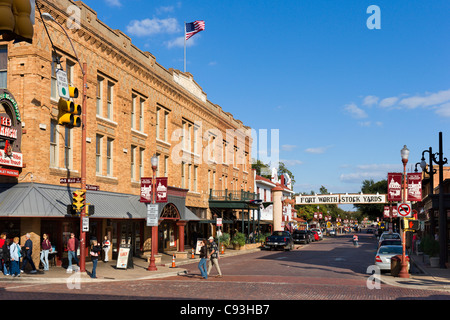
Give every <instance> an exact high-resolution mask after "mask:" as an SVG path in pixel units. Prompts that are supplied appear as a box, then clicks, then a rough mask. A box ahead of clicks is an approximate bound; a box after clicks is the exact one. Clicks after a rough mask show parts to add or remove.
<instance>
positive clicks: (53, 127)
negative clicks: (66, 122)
mask: <svg viewBox="0 0 450 320" xmlns="http://www.w3.org/2000/svg"><path fill="white" fill-rule="evenodd" d="M50 167H54V168H56V167H58V122H57V121H56V120H53V119H52V120H51V121H50Z"/></svg>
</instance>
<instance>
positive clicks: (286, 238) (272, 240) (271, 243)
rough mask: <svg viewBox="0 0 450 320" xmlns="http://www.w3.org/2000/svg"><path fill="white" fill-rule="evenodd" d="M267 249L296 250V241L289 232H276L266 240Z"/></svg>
mask: <svg viewBox="0 0 450 320" xmlns="http://www.w3.org/2000/svg"><path fill="white" fill-rule="evenodd" d="M265 247H266V248H268V249H270V250H272V249H279V248H281V249H285V250H288V251H289V250H292V249H294V240H293V239H292V236H291V234H290V232H289V231H274V232H273V233H272V235H270V236H268V237H267V238H266V243H265Z"/></svg>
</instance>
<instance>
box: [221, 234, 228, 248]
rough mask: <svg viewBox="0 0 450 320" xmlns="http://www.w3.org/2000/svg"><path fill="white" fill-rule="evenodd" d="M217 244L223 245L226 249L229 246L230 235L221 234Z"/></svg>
mask: <svg viewBox="0 0 450 320" xmlns="http://www.w3.org/2000/svg"><path fill="white" fill-rule="evenodd" d="M219 242H220V243H223V245H224V246H225V247H228V246H229V245H230V234H229V233H222V235H221V236H220V237H219Z"/></svg>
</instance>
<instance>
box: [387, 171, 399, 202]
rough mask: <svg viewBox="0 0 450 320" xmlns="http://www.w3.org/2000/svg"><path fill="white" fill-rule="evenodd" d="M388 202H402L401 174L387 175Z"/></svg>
mask: <svg viewBox="0 0 450 320" xmlns="http://www.w3.org/2000/svg"><path fill="white" fill-rule="evenodd" d="M388 201H394V202H398V201H402V174H401V173H396V172H395V173H388Z"/></svg>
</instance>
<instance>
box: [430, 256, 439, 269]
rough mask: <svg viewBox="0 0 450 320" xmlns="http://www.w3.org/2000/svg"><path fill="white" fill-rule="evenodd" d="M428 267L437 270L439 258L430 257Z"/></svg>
mask: <svg viewBox="0 0 450 320" xmlns="http://www.w3.org/2000/svg"><path fill="white" fill-rule="evenodd" d="M430 267H432V268H439V257H431V258H430Z"/></svg>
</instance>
